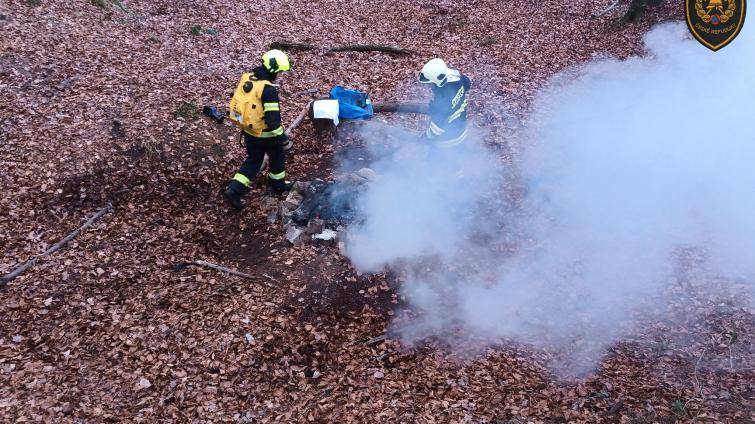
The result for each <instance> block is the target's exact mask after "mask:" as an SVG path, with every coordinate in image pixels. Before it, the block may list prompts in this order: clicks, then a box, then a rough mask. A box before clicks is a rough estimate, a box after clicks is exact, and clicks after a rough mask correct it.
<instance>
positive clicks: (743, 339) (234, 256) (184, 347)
mask: <svg viewBox="0 0 755 424" xmlns="http://www.w3.org/2000/svg"><path fill="white" fill-rule="evenodd" d="M456 3H457V2H451V1H445V0H442V1H425V0H422V1H410V0H397V1H390V2H361V1H323V0H321V1H310V2H301V1H267V0H265V1H257V2H247V3H242V4H241V6H239V3H238V2H231V1H227V0H210V1H206V2H194V1H187V0H177V1H162V0H157V1H144V0H133V1H131V0H123V1H113V0H97V1H95V0H92V1H83V0H79V1H52V0H41V1H33V0H14V1H8V0H0V33H2V36H1V37H0V47H1V50H0V55H1V56H0V130H1V131H2V154H0V184H2V187H3V189H2V196H1V197H0V206H1V207H0V249H1V250H2V252H3V256H2V257H1V258H0V270H1V271H3V273H5V272H7V271H9V270H10V269H12V267H13V266H14V265H15V264H16V263H18V262H21V261H23V260H25V259H27V258H28V257H30V256H31V255H34V254H36V253H38V252H41V251H42V250H44V248H45V247H47V246H49V245H50V244H52V243H54V242H55V241H57V240H58V239H60V238H61V237H63V236H64V235H65V234H66V233H67V232H69V231H71V230H72V229H74V228H76V227H77V226H78V225H80V223H81V222H82V221H83V219H85V217H86V216H87V214H90V213H93V212H94V211H95V210H97V209H99V208H100V207H102V206H103V205H104V204H106V203H107V202H108V201H113V202H115V206H116V208H115V211H114V212H113V213H111V214H109V215H107V216H106V217H105V219H103V220H101V221H100V222H99V223H98V224H96V225H95V226H94V227H93V228H91V229H90V230H88V231H86V232H85V233H84V234H82V235H81V236H79V237H78V238H77V239H76V240H75V241H74V242H72V243H71V244H69V245H68V246H67V247H66V248H65V249H64V250H62V251H60V252H58V253H56V254H55V255H54V256H53V257H51V258H48V259H45V260H43V261H41V263H40V264H38V265H37V266H36V267H35V268H33V269H32V270H30V271H29V272H27V273H26V274H24V275H23V276H22V277H20V278H18V279H16V280H14V281H13V282H12V283H10V284H9V285H8V287H7V288H6V289H4V290H3V291H2V292H0V316H2V320H0V416H2V420H3V421H5V422H13V421H48V422H63V421H69V422H81V421H86V422H110V421H127V422H156V421H163V420H175V421H198V422H202V421H247V422H276V423H277V422H305V421H312V422H337V421H340V422H674V421H691V420H693V419H694V420H697V421H703V422H709V421H718V422H742V423H744V422H752V420H753V419H754V418H755V417H754V416H753V398H754V397H755V374H753V373H754V371H753V367H754V366H755V360H754V359H753V346H752V334H753V330H755V323H754V320H753V316H752V314H751V313H749V312H748V311H746V310H743V309H741V308H739V307H738V306H736V305H737V303H736V301H737V299H736V298H735V296H734V295H732V299H731V301H730V302H729V303H726V302H723V303H720V302H719V301H716V302H714V301H713V300H710V299H707V298H705V296H702V295H701V296H696V295H695V289H694V284H693V283H691V282H690V283H689V285H688V286H687V288H686V289H685V290H682V291H681V292H680V293H679V296H678V297H677V298H676V299H677V303H678V304H677V305H676V307H678V308H682V309H684V308H687V309H689V308H693V309H694V308H697V309H698V313H696V314H694V316H695V317H697V318H696V319H695V320H691V321H690V320H688V321H673V320H672V321H663V322H661V321H652V320H651V319H649V322H648V325H647V327H646V331H645V332H643V334H640V335H638V338H637V340H634V341H625V342H621V343H618V344H616V345H615V346H612V348H611V349H610V351H609V352H608V354H607V356H606V358H605V359H604V361H603V362H602V363H601V364H600V367H599V369H598V370H597V371H596V372H595V373H594V374H591V375H589V376H586V377H581V378H577V379H570V380H563V379H558V378H555V377H554V376H553V375H552V374H551V373H550V372H549V371H548V370H547V369H546V368H545V365H544V364H546V363H547V362H548V361H549V360H550V359H552V358H550V357H549V355H551V353H548V352H540V351H532V350H529V349H528V348H527V347H526V346H515V345H507V344H505V343H502V344H501V345H499V346H496V347H494V348H490V349H489V350H487V351H486V352H484V354H482V355H480V356H479V357H478V358H476V359H474V360H469V359H468V358H462V357H459V355H458V354H457V353H455V352H452V351H449V350H446V349H444V347H443V346H442V345H440V344H438V343H436V342H434V341H432V340H428V341H427V342H426V344H425V345H424V346H420V347H417V348H413V349H409V348H407V347H402V346H399V345H398V343H396V342H393V341H388V342H384V343H377V344H374V345H370V346H367V345H365V344H364V341H365V340H367V339H370V338H371V337H374V336H377V335H380V334H382V333H383V332H384V331H385V329H386V327H387V326H388V324H389V322H390V319H391V314H392V313H393V311H394V308H395V305H396V304H397V303H399V302H400V299H397V297H396V292H395V285H396V284H398V282H399V281H400V278H398V277H397V276H393V275H376V276H360V275H357V274H356V273H355V272H354V270H353V269H352V268H351V267H350V266H349V264H348V262H347V261H346V260H345V259H344V258H342V257H340V256H339V255H338V254H337V252H336V251H335V250H334V249H332V248H328V247H313V246H308V245H307V246H296V247H290V246H288V245H287V244H286V243H285V242H284V241H283V234H282V229H281V228H280V225H279V224H268V223H267V221H266V220H265V214H264V212H263V211H261V210H259V209H257V208H255V207H251V208H248V209H247V210H246V211H245V212H244V213H242V214H236V213H231V212H230V211H228V210H227V208H226V207H225V206H224V205H223V204H222V203H221V199H220V196H219V190H220V189H221V187H222V186H223V184H224V183H225V181H226V180H227V179H228V178H229V177H230V176H231V175H232V173H233V172H234V171H235V168H236V167H237V166H238V164H239V162H240V160H241V158H242V154H243V153H242V151H241V149H240V148H239V147H238V145H237V142H236V132H235V131H234V130H232V129H231V128H230V127H227V126H226V127H223V126H218V125H215V124H213V123H210V122H209V121H207V120H205V119H203V118H201V117H197V116H194V108H193V106H192V105H196V106H199V107H201V105H203V104H208V103H212V104H217V105H224V104H225V103H226V101H227V99H228V95H229V92H230V90H231V89H232V87H233V86H234V84H235V82H236V80H237V78H238V76H239V75H240V73H241V72H242V71H243V70H247V69H249V68H250V67H252V66H254V65H255V63H256V60H257V59H256V58H257V55H258V54H259V53H260V52H262V51H263V50H264V49H265V47H266V46H267V45H268V44H269V43H270V42H272V41H276V40H291V41H299V42H311V43H316V44H322V45H324V46H328V45H333V44H341V43H385V44H395V45H399V46H402V47H405V48H409V49H413V50H415V51H416V52H417V53H416V54H414V55H411V56H391V55H385V54H378V53H375V54H371V53H338V54H331V55H323V54H321V52H318V51H311V52H292V53H291V57H292V59H293V61H294V70H293V71H292V72H291V73H290V74H288V75H286V76H285V78H284V79H283V81H282V82H283V87H284V89H285V90H286V91H288V92H289V93H292V92H295V91H298V90H303V89H307V88H312V87H315V88H319V89H321V93H322V94H324V93H325V92H326V91H327V89H328V88H329V87H331V86H332V85H335V84H344V85H348V86H352V87H356V88H360V89H363V90H366V91H369V92H370V93H371V95H372V96H373V98H374V99H375V100H378V101H379V100H383V99H390V100H402V99H410V98H415V97H416V96H417V95H419V94H421V91H420V90H419V88H418V87H417V85H416V84H415V83H414V80H415V77H416V75H415V74H416V70H417V69H418V68H419V67H420V66H421V64H422V63H423V62H424V61H425V60H427V59H428V58H430V57H433V56H441V57H444V58H445V59H447V60H448V61H449V62H450V63H451V64H454V65H456V66H458V67H460V68H461V69H462V70H464V71H465V72H466V73H468V74H469V75H470V76H471V77H472V79H473V81H475V83H476V89H475V90H474V92H473V94H472V98H471V100H472V103H473V106H474V114H475V119H476V120H477V122H478V123H479V124H480V125H482V126H487V127H488V128H490V129H491V130H492V131H493V134H492V136H491V139H492V140H498V139H505V138H504V137H503V133H504V130H503V129H499V128H505V126H503V125H501V124H502V120H503V116H504V114H503V112H504V111H505V110H509V111H513V112H514V113H516V114H519V115H523V114H524V113H525V111H526V109H527V107H528V105H529V104H530V100H531V97H532V95H533V94H534V92H535V90H536V89H537V88H538V87H539V86H541V85H542V84H543V82H544V81H545V79H546V78H547V77H549V76H550V75H553V74H554V73H556V72H558V71H559V70H562V69H564V68H565V67H568V66H570V65H573V64H577V63H580V62H584V61H587V60H590V59H591V58H593V57H596V56H600V55H614V56H618V57H626V56H628V55H631V54H638V53H641V47H640V38H641V36H642V34H643V33H644V32H645V31H646V30H647V29H648V28H649V27H650V26H651V25H652V24H653V23H656V22H660V21H664V20H669V19H680V18H681V17H682V11H681V6H680V5H677V4H675V3H674V2H668V3H674V4H671V5H665V6H662V7H660V8H657V9H652V10H651V11H650V12H649V13H648V15H646V16H645V17H644V18H643V19H642V21H641V22H640V23H639V24H636V25H628V26H625V27H618V26H617V25H616V20H617V18H618V16H619V15H620V13H621V12H622V11H623V10H625V9H626V7H627V6H628V2H627V1H625V0H622V1H621V2H620V5H619V7H617V8H616V9H615V10H614V11H612V12H610V13H608V14H606V15H605V16H602V17H600V18H592V17H591V14H592V13H593V12H595V11H599V10H602V9H604V8H605V7H606V6H608V5H609V4H610V3H611V2H610V1H608V0H606V1H603V0H601V1H599V2H597V3H593V2H579V1H573V0H570V1H554V0H548V1H543V2H528V1H522V0H516V1H513V2H505V3H503V2H498V1H494V0H476V1H470V2H463V4H456ZM458 3H461V2H458ZM306 100H307V99H306V98H305V97H304V96H300V97H295V98H292V99H290V100H284V103H283V108H284V110H283V114H284V119H286V120H291V119H293V117H294V116H295V115H296V114H297V113H298V111H299V109H300V108H301V107H302V106H303V105H304V104H305V102H306ZM182 104H183V105H184V106H183V107H181V105H182ZM177 112H178V113H179V115H182V116H178V115H177ZM295 139H296V142H297V153H296V154H295V156H294V157H292V158H291V161H290V167H289V168H290V169H289V170H290V173H291V175H292V176H294V177H296V178H301V179H311V178H313V177H315V176H328V175H330V174H331V173H332V168H333V162H332V159H331V158H332V156H333V154H334V152H333V147H332V146H330V145H326V144H324V143H322V142H320V141H318V140H317V139H316V138H315V135H314V132H313V131H312V130H311V128H309V126H307V125H305V126H303V127H302V129H301V130H299V131H298V132H297V133H296V136H295ZM499 147H500V148H501V149H500V151H501V159H502V160H504V161H506V160H510V159H511V155H514V154H516V148H515V146H510V145H507V144H506V143H505V142H501V145H500V146H499ZM124 189H130V191H127V192H122V193H120V194H117V195H116V194H115V193H117V192H119V191H121V190H124ZM261 195H262V191H261V190H256V191H255V192H254V193H252V194H251V195H250V198H254V197H255V196H261ZM200 258H201V259H206V260H210V261H213V262H218V263H223V264H226V265H228V266H235V267H238V268H240V269H243V270H245V271H247V272H250V273H256V274H260V279H261V280H262V279H264V280H265V281H268V282H270V281H277V283H276V284H278V287H279V288H278V289H277V290H273V289H269V288H267V287H265V286H263V285H260V284H255V283H254V282H250V281H247V280H242V279H239V278H236V277H229V276H227V275H223V274H219V273H217V272H214V271H209V270H203V269H198V268H189V269H187V270H183V271H180V272H177V271H175V270H174V268H173V266H174V265H175V264H176V263H179V262H182V261H185V260H192V259H200ZM263 273H264V274H267V275H268V276H267V277H263V276H262V275H261V274H263ZM723 297H724V298H725V297H726V295H723ZM672 306H673V305H672ZM685 316H689V315H688V314H687V315H685Z"/></svg>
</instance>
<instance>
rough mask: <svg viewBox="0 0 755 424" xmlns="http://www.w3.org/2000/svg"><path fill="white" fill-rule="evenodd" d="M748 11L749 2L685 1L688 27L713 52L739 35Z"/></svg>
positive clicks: (740, 0) (738, 0) (726, 0)
mask: <svg viewBox="0 0 755 424" xmlns="http://www.w3.org/2000/svg"><path fill="white" fill-rule="evenodd" d="M746 10H747V0H685V13H686V15H687V27H689V30H690V32H691V33H692V35H693V36H694V37H695V38H696V39H697V41H699V42H700V43H702V45H704V46H705V47H707V48H709V49H711V50H713V51H717V50H719V49H721V48H723V47H725V46H726V45H728V44H729V43H731V42H732V40H734V38H736V37H737V35H739V31H741V30H742V26H743V25H744V23H745V12H746Z"/></svg>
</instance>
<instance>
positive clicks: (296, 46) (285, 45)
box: [270, 41, 317, 50]
mask: <svg viewBox="0 0 755 424" xmlns="http://www.w3.org/2000/svg"><path fill="white" fill-rule="evenodd" d="M270 48H271V49H279V50H314V49H316V48H317V46H315V45H314V44H305V43H289V42H286V41H276V42H274V43H271V44H270Z"/></svg>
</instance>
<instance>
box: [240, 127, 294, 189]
mask: <svg viewBox="0 0 755 424" xmlns="http://www.w3.org/2000/svg"><path fill="white" fill-rule="evenodd" d="M244 143H245V144H246V153H247V157H246V160H245V161H244V163H243V164H242V165H241V169H239V174H242V175H243V176H245V177H246V178H247V179H248V180H249V181H251V180H252V179H254V177H255V176H257V173H258V172H260V167H262V161H263V160H264V158H265V154H266V153H267V156H268V157H269V158H270V163H269V165H268V166H269V169H270V173H269V174H268V176H269V177H270V179H272V180H283V178H285V176H286V151H285V150H283V146H281V145H280V144H279V143H278V140H277V138H273V139H270V138H257V137H254V136H251V135H249V134H247V133H244ZM245 185H247V184H245Z"/></svg>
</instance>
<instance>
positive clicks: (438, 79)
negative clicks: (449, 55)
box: [419, 58, 450, 87]
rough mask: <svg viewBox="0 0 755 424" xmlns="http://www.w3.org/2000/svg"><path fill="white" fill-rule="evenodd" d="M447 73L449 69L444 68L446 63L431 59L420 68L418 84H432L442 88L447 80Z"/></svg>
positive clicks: (441, 60)
mask: <svg viewBox="0 0 755 424" xmlns="http://www.w3.org/2000/svg"><path fill="white" fill-rule="evenodd" d="M449 71H450V69H449V68H448V66H446V62H444V61H443V59H438V58H435V59H431V60H430V61H429V62H427V63H425V66H423V67H422V72H420V74H419V82H421V83H424V84H429V83H433V84H435V85H437V86H438V87H443V86H444V85H445V84H446V81H447V80H448V74H449Z"/></svg>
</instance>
